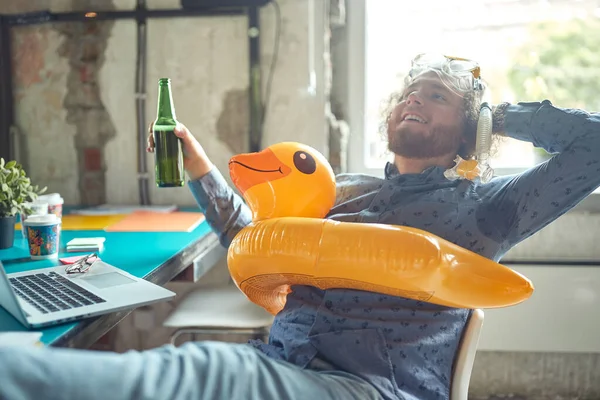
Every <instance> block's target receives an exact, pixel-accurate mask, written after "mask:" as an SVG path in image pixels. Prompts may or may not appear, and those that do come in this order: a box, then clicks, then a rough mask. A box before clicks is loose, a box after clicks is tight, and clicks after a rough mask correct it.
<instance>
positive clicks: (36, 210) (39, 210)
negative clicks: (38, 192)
mask: <svg viewBox="0 0 600 400" xmlns="http://www.w3.org/2000/svg"><path fill="white" fill-rule="evenodd" d="M28 205H29V208H30V209H31V214H26V213H21V232H22V233H23V237H27V228H26V227H25V223H24V222H25V220H26V219H27V218H30V217H33V216H34V215H46V214H48V203H46V202H45V201H39V200H36V201H34V202H33V203H28Z"/></svg>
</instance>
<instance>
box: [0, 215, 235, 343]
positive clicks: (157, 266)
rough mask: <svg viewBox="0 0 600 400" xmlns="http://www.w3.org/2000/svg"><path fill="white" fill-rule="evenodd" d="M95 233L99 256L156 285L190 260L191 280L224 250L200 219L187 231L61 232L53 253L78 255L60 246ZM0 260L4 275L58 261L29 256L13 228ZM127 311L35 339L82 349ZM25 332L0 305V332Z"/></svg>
mask: <svg viewBox="0 0 600 400" xmlns="http://www.w3.org/2000/svg"><path fill="white" fill-rule="evenodd" d="M95 236H103V237H105V238H106V242H105V246H104V249H103V250H102V252H101V253H100V257H101V258H102V260H104V261H106V262H107V263H109V264H112V265H114V266H116V267H118V268H121V269H123V270H125V271H127V272H129V273H130V274H132V275H135V276H138V277H142V278H144V279H147V280H148V281H150V282H153V283H156V284H158V285H164V284H166V283H167V282H169V281H170V280H171V279H173V277H175V276H176V275H177V274H179V273H180V272H182V271H183V270H184V269H186V268H187V267H188V266H190V265H192V264H195V267H196V270H195V271H194V277H195V278H196V279H197V278H199V277H200V276H201V275H202V274H203V273H205V272H206V271H208V270H209V269H210V268H212V267H213V266H214V264H215V262H216V261H218V260H219V259H220V258H221V257H223V256H224V255H225V252H226V251H225V249H224V248H223V247H222V246H221V244H220V243H219V241H218V238H217V236H216V235H215V234H214V233H213V232H212V231H211V230H210V227H209V226H208V224H207V223H206V221H204V222H203V223H202V224H200V225H199V226H198V227H197V228H196V229H194V230H193V231H192V232H189V233H188V232H166V233H157V232H139V233H138V232H136V233H130V232H105V231H91V230H86V231H62V232H61V238H60V242H61V252H60V254H59V257H70V256H74V255H77V254H82V253H66V251H65V244H66V243H67V242H68V241H69V240H71V239H73V238H75V237H95ZM0 260H2V263H3V264H4V268H5V270H6V272H7V273H12V272H18V271H26V270H31V269H37V268H47V267H51V266H54V265H58V264H59V263H60V262H59V261H58V260H41V261H33V260H31V259H30V258H29V250H28V247H27V242H26V241H25V239H24V238H23V236H22V234H21V232H20V230H19V231H16V232H15V245H14V247H12V248H10V249H6V250H0ZM131 311H133V309H132V310H127V311H121V312H117V313H112V314H107V315H103V316H100V317H95V318H90V319H86V320H83V321H80V322H73V323H67V324H63V325H58V326H53V327H49V328H44V329H40V330H39V331H40V332H42V333H43V335H42V339H41V340H42V342H43V343H44V344H46V345H50V346H58V347H74V348H88V347H90V346H91V345H92V344H93V343H95V342H96V341H97V340H98V339H99V338H100V337H102V336H103V335H104V334H105V333H107V332H108V331H109V330H110V329H112V328H113V327H114V326H115V325H117V324H118V323H119V321H121V320H122V319H123V318H125V317H126V316H127V315H128V314H129V313H130V312H131ZM26 330H27V328H26V327H24V326H23V325H21V324H20V323H19V322H18V321H17V320H16V319H15V318H13V317H12V315H10V314H9V313H8V312H7V311H6V310H4V308H2V307H0V332H2V331H26Z"/></svg>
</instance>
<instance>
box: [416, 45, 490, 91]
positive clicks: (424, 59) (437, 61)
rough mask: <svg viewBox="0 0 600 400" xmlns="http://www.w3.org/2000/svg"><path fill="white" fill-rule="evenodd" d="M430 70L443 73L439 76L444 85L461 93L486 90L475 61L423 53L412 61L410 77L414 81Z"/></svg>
mask: <svg viewBox="0 0 600 400" xmlns="http://www.w3.org/2000/svg"><path fill="white" fill-rule="evenodd" d="M428 70H433V71H435V72H441V74H439V73H438V75H440V78H441V79H442V80H443V81H444V83H445V84H446V85H451V86H452V87H454V88H455V89H456V90H458V91H460V92H466V91H471V90H483V88H484V85H483V82H482V81H481V68H480V67H479V64H478V63H477V62H476V61H473V60H469V59H466V58H460V57H452V56H446V55H443V54H433V53H421V54H419V55H417V56H416V57H415V58H414V59H413V60H412V62H411V69H410V72H409V74H408V76H409V78H410V79H414V78H416V77H417V76H418V75H420V74H422V73H423V72H426V71H428Z"/></svg>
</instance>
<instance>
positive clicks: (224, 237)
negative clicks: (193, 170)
mask: <svg viewBox="0 0 600 400" xmlns="http://www.w3.org/2000/svg"><path fill="white" fill-rule="evenodd" d="M189 188H190V190H191V192H192V195H193V196H194V198H195V199H196V202H197V203H198V206H200V209H201V210H202V212H203V213H204V215H205V217H206V221H207V222H208V224H209V225H210V227H211V228H212V230H213V231H214V232H215V233H216V234H217V235H218V237H219V241H220V242H221V244H222V245H223V246H224V247H225V248H227V247H229V245H230V244H231V241H232V240H233V238H234V237H235V235H237V233H238V232H239V231H240V230H242V228H244V227H245V226H246V225H248V224H249V223H250V222H252V212H251V211H250V208H249V207H248V206H247V205H246V203H245V202H244V201H243V199H242V198H241V197H240V196H239V195H238V194H237V193H235V192H234V191H233V189H232V188H231V187H230V186H229V185H228V184H227V181H225V178H223V175H222V174H221V172H220V171H219V170H218V169H217V168H213V169H212V170H211V171H210V172H209V173H208V174H206V175H204V176H203V177H201V178H200V179H196V180H194V181H190V182H189Z"/></svg>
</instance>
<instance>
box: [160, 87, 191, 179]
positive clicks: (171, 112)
mask: <svg viewBox="0 0 600 400" xmlns="http://www.w3.org/2000/svg"><path fill="white" fill-rule="evenodd" d="M176 126H177V117H176V116H175V105H174V104H173V96H172V94H171V80H170V79H168V78H161V79H159V80H158V107H157V112H156V121H154V131H153V135H154V162H155V167H154V168H155V175H156V178H155V179H156V186H158V187H179V186H183V185H185V170H184V169H183V147H182V144H181V139H179V138H178V137H177V136H176V135H175V133H174V132H173V131H174V130H175V127H176Z"/></svg>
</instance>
